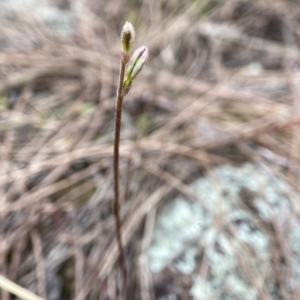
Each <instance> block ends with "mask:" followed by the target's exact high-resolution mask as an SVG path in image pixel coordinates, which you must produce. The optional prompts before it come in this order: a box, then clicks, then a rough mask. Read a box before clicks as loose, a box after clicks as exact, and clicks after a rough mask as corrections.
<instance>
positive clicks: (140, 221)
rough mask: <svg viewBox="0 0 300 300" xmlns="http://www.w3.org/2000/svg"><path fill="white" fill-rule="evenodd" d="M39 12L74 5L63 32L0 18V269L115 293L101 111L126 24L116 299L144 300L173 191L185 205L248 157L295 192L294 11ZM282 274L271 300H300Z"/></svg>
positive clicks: (271, 7)
mask: <svg viewBox="0 0 300 300" xmlns="http://www.w3.org/2000/svg"><path fill="white" fill-rule="evenodd" d="M54 2H55V3H54ZM53 3H54V4H53V5H59V6H60V9H62V10H63V9H65V10H72V9H73V10H74V11H73V13H74V32H73V33H72V34H71V35H69V36H62V35H60V34H58V33H57V31H55V30H53V29H52V28H51V26H49V24H46V23H45V22H44V21H42V20H40V19H37V18H34V17H32V16H31V15H30V14H28V13H27V14H19V15H15V16H11V17H10V18H3V19H2V20H1V22H2V25H1V30H0V31H1V39H0V49H1V52H0V79H1V81H0V91H1V98H0V140H1V145H0V149H1V152H0V154H1V156H0V164H1V170H0V193H1V199H2V200H1V204H0V220H1V231H0V240H1V242H0V253H1V255H0V272H1V274H3V275H5V276H6V277H8V278H9V279H11V280H12V281H14V282H17V283H18V284H20V285H22V286H24V287H26V288H28V289H30V290H32V291H34V292H35V293H37V294H38V295H39V296H41V297H43V298H47V299H76V300H83V299H91V300H94V299H103V300H104V299H117V297H116V294H117V286H118V285H117V281H118V274H117V271H116V270H117V266H116V260H117V257H118V250H117V245H116V240H115V231H114V220H113V215H112V200H113V186H112V183H113V180H112V155H113V148H112V142H113V129H114V117H113V116H114V106H115V91H116V84H117V81H118V80H117V78H118V58H119V50H120V49H119V45H120V42H119V32H120V28H121V26H122V25H123V24H124V22H125V21H126V20H129V21H131V22H132V23H133V24H134V25H135V27H136V28H137V32H138V33H139V36H138V39H137V42H136V44H137V45H143V44H147V45H148V46H149V51H150V56H149V61H148V64H147V66H145V71H144V72H143V74H142V75H141V76H140V77H139V78H138V79H137V80H136V81H137V82H136V84H135V85H134V86H133V87H132V90H131V92H130V94H129V95H128V96H127V98H126V99H125V101H124V102H125V103H124V111H123V124H122V142H121V148H120V154H121V160H120V172H121V197H120V198H121V199H122V209H121V216H122V221H123V235H124V244H125V245H126V255H127V261H128V269H129V274H130V278H129V279H130V299H143V300H146V299H151V298H152V299H154V297H155V296H153V295H155V292H157V291H154V292H153V285H152V280H153V279H152V275H151V274H150V273H149V271H148V269H147V266H146V265H145V264H144V263H143V262H144V260H143V259H142V258H143V257H144V255H145V253H146V252H147V247H148V246H149V243H150V240H151V233H152V229H153V226H152V225H153V222H154V220H155V214H156V211H157V209H159V208H160V207H161V205H162V204H163V203H164V202H165V201H167V200H168V199H170V197H171V196H172V195H174V194H175V193H183V194H188V195H190V197H193V198H194V199H196V198H198V197H194V195H191V192H190V191H189V188H188V185H187V184H188V183H189V182H190V181H191V180H193V179H194V178H197V177H199V176H202V175H203V174H205V172H206V171H207V170H208V169H210V168H212V167H213V166H216V165H220V164H223V163H231V164H235V165H236V164H240V163H242V162H245V161H255V162H256V163H257V164H259V165H264V166H267V167H268V168H269V169H270V170H272V171H273V172H274V174H276V176H280V177H281V178H282V179H284V180H285V181H286V182H288V183H289V184H290V185H291V186H293V187H294V188H295V189H296V190H297V189H298V186H299V172H300V168H299V167H300V166H299V162H300V157H299V146H300V131H299V125H300V113H299V112H300V102H299V101H300V100H299V95H300V94H299V92H300V90H299V87H300V76H299V74H300V73H299V72H300V65H299V63H300V61H299V57H300V56H299V54H300V53H299V47H298V45H299V36H300V5H299V4H298V3H297V1H283V0H282V1H281V0H276V1H271V0H270V1H267V0H265V1H263V0H259V1H236V0H232V1H230V0H228V1H217V0H215V1H206V0H201V1H194V2H193V1H190V0H189V1H187V0H186V1H152V0H145V1H126V5H124V2H123V1H121V0H112V1H104V0H103V1H96V0H87V1H83V2H82V3H81V1H75V0H74V1H67V0H66V1H53ZM80 3H81V6H80V5H79V4H80ZM74 7H77V8H76V9H75V8H74ZM198 196H200V197H201V195H198ZM291 207H292V208H294V209H292V210H291V214H292V217H294V218H296V219H298V218H299V216H298V213H299V209H298V208H297V207H298V205H297V204H296V203H291ZM151 224H152V225H151ZM270 234H271V233H270ZM272 234H276V232H275V233H274V232H273V233H272ZM280 239H282V236H280V237H278V239H277V240H278V241H280ZM271 250H272V251H277V250H278V248H277V247H276V249H271ZM241 259H242V258H241ZM275 263H277V264H278V265H277V266H274V270H282V261H281V260H277V261H276V262H274V264H275ZM284 274H285V273H284V271H282V273H280V271H279V273H278V272H276V274H274V276H277V280H278V286H279V290H280V291H283V292H282V299H300V295H299V291H298V290H296V289H294V290H293V289H290V288H289V287H287V286H286V281H284V280H283V279H284V278H283V277H284V276H283V275H284ZM172 282H173V283H174V282H176V278H175V279H172V281H170V284H172ZM176 285H177V284H176ZM167 289H169V287H167ZM0 294H1V295H0V298H1V299H3V300H9V299H12V296H10V295H9V294H8V293H6V292H5V291H4V290H1V291H0ZM178 295H182V291H179V292H178ZM291 297H293V298H291ZM180 299H185V298H184V297H183V296H182V297H181V298H180ZM187 299H188V297H187ZM261 299H263V298H261ZM264 299H267V298H264Z"/></svg>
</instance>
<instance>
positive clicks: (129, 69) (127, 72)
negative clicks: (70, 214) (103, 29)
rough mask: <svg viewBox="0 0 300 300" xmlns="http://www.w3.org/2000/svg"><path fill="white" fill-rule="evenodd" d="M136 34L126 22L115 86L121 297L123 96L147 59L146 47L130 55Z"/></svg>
mask: <svg viewBox="0 0 300 300" xmlns="http://www.w3.org/2000/svg"><path fill="white" fill-rule="evenodd" d="M135 38H136V34H135V29H134V27H133V25H132V24H131V23H129V22H126V23H125V25H124V26H123V29H122V34H121V57H120V73H119V81H118V88H117V99H116V112H115V139H114V193H115V199H114V205H113V208H114V209H113V211H114V218H115V224H116V237H117V244H118V248H119V268H120V269H121V272H122V277H123V283H122V284H123V285H122V295H123V299H126V298H127V297H126V296H127V271H126V262H125V254H124V247H123V243H122V235H121V218H120V204H119V144H120V132H121V118H122V105H123V98H124V96H125V95H126V94H127V93H128V92H129V90H130V87H131V84H132V82H133V80H134V79H135V78H136V76H137V75H138V73H139V72H140V71H141V70H142V68H143V66H144V65H145V63H146V61H147V59H148V47H146V46H142V47H140V48H138V49H137V50H136V51H135V52H134V53H133V54H132V55H130V52H131V49H132V46H133V44H134V42H135Z"/></svg>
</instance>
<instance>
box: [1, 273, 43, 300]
mask: <svg viewBox="0 0 300 300" xmlns="http://www.w3.org/2000/svg"><path fill="white" fill-rule="evenodd" d="M0 287H1V288H2V289H4V290H6V291H8V292H10V293H12V294H14V295H15V296H17V297H20V298H21V299H23V300H44V299H43V298H41V297H38V296H36V295H35V294H33V293H31V292H30V291H28V290H26V289H24V288H22V287H20V286H19V285H17V284H15V283H14V282H12V281H10V280H8V279H7V278H5V277H3V276H2V275H0Z"/></svg>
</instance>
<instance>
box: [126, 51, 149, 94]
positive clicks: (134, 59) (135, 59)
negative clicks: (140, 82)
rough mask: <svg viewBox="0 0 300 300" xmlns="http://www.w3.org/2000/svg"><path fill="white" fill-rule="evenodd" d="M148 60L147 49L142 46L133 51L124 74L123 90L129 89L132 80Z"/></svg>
mask: <svg viewBox="0 0 300 300" xmlns="http://www.w3.org/2000/svg"><path fill="white" fill-rule="evenodd" d="M147 60H148V47H146V46H142V47H140V48H138V49H137V50H135V51H134V53H133V54H132V55H131V57H130V59H129V63H128V65H127V68H126V72H125V79H124V88H129V87H130V86H131V83H132V81H133V79H134V78H135V77H136V76H137V75H138V73H139V72H140V71H141V70H142V69H143V67H144V64H145V63H146V62H147Z"/></svg>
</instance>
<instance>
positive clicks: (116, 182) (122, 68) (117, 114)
mask: <svg viewBox="0 0 300 300" xmlns="http://www.w3.org/2000/svg"><path fill="white" fill-rule="evenodd" d="M127 61H128V56H127V55H126V53H123V52H122V55H121V61H120V74H119V82H118V90H117V99H116V112H115V141H114V191H115V201H114V217H115V225H116V236H117V243H118V248H119V267H120V269H121V272H122V277H123V297H124V300H125V297H126V287H127V272H126V263H125V255H124V248H123V243H122V238H121V218H120V204H119V144H120V131H121V118H122V104H123V98H124V94H123V81H124V74H125V66H126V63H127Z"/></svg>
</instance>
